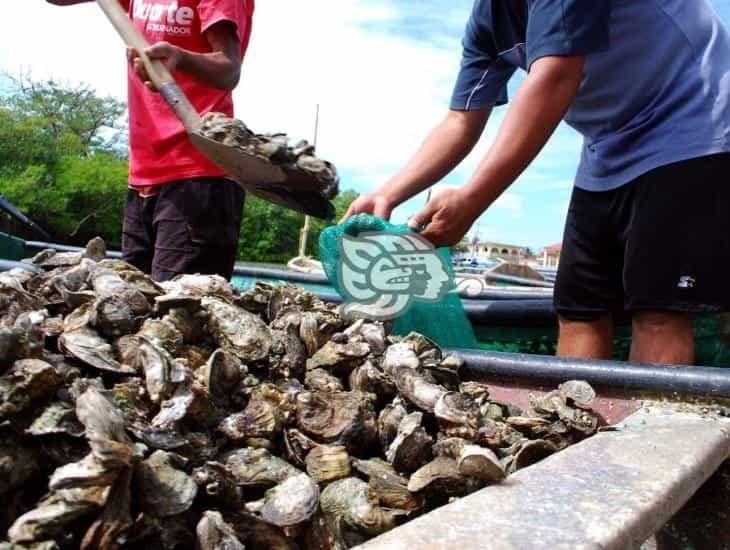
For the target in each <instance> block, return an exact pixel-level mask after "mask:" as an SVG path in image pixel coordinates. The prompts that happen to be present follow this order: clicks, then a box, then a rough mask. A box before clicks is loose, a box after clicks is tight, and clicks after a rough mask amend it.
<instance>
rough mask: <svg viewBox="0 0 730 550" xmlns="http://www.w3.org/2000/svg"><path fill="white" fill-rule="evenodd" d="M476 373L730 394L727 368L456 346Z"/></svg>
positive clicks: (720, 395)
mask: <svg viewBox="0 0 730 550" xmlns="http://www.w3.org/2000/svg"><path fill="white" fill-rule="evenodd" d="M456 351H458V353H459V354H460V355H461V356H462V357H463V358H464V360H465V361H466V369H467V372H468V373H469V374H471V375H472V376H475V377H500V378H521V379H536V380H544V381H546V382H552V383H560V382H565V381H567V380H575V379H578V380H585V381H586V382H588V383H590V384H594V385H596V386H603V387H611V388H616V389H621V390H645V391H651V392H658V393H670V394H674V393H676V394H684V395H695V396H702V397H712V398H730V369H723V368H715V367H691V366H684V365H682V366H669V365H647V364H640V363H627V362H619V361H594V360H583V359H566V358H560V357H551V356H541V355H527V354H523V353H498V352H490V351H475V350H466V349H464V350H456Z"/></svg>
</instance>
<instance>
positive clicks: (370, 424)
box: [296, 391, 377, 452]
mask: <svg viewBox="0 0 730 550" xmlns="http://www.w3.org/2000/svg"><path fill="white" fill-rule="evenodd" d="M296 402H297V411H296V418H297V426H298V427H299V429H300V430H302V432H304V433H305V434H307V435H309V436H311V437H313V438H314V439H315V440H317V441H321V442H322V443H339V444H341V445H344V446H345V447H347V449H348V451H350V452H357V451H358V450H359V449H363V448H367V447H368V446H369V445H371V444H372V443H373V442H374V441H375V438H376V437H377V426H376V423H375V412H374V410H373V405H372V403H371V402H370V401H369V400H367V399H366V398H365V397H364V396H363V395H362V394H358V393H355V392H331V393H325V392H307V391H305V392H302V393H300V394H299V395H298V396H297V400H296Z"/></svg>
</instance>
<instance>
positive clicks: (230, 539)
mask: <svg viewBox="0 0 730 550" xmlns="http://www.w3.org/2000/svg"><path fill="white" fill-rule="evenodd" d="M195 532H196V534H197V535H198V547H199V548H200V550H245V549H246V547H245V546H244V545H243V543H241V541H240V540H239V539H238V535H237V534H236V531H235V529H234V528H233V526H232V525H231V524H230V523H227V522H226V521H225V520H224V519H223V516H222V515H221V513H220V512H216V511H213V510H208V511H206V512H203V515H202V517H201V518H200V521H199V522H198V525H197V526H196V528H195Z"/></svg>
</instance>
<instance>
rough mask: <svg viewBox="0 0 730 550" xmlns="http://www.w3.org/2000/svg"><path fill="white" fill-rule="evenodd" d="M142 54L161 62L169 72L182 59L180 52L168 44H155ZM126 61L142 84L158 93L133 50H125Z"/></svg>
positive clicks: (138, 56) (137, 54)
mask: <svg viewBox="0 0 730 550" xmlns="http://www.w3.org/2000/svg"><path fill="white" fill-rule="evenodd" d="M144 53H145V54H146V55H147V57H149V58H150V59H152V60H159V61H162V62H163V63H164V64H165V66H166V67H167V69H168V70H169V71H170V72H173V71H174V70H175V69H176V68H177V66H178V65H179V64H180V59H181V58H182V50H181V49H180V48H178V47H177V46H174V45H172V44H170V43H169V42H157V43H156V44H153V45H152V46H150V47H149V48H147V49H146V50H145V51H144ZM127 59H128V60H129V62H130V63H131V64H132V68H133V69H134V72H135V74H136V75H137V76H138V77H139V78H140V80H142V82H144V84H145V86H147V87H148V88H149V89H150V90H152V91H153V92H157V91H159V90H158V89H157V86H155V84H154V82H152V80H151V79H150V75H149V73H148V72H147V68H146V67H145V66H144V62H143V61H142V58H141V57H140V55H139V52H138V51H137V50H135V49H134V48H127Z"/></svg>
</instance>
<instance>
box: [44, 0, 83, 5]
mask: <svg viewBox="0 0 730 550" xmlns="http://www.w3.org/2000/svg"><path fill="white" fill-rule="evenodd" d="M93 1H94V0H46V2H48V3H49V4H53V5H54V6H73V5H74V4H85V3H86V2H93Z"/></svg>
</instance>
